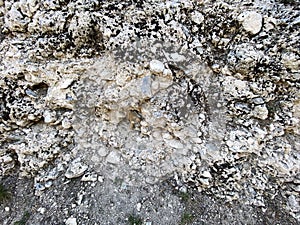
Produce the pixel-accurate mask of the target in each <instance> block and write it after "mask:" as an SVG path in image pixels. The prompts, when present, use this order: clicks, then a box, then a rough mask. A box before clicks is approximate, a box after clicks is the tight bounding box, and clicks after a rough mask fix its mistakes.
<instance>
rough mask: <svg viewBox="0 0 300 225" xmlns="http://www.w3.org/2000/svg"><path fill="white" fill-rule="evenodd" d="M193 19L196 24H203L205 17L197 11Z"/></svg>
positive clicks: (193, 14)
mask: <svg viewBox="0 0 300 225" xmlns="http://www.w3.org/2000/svg"><path fill="white" fill-rule="evenodd" d="M191 19H192V21H193V22H195V23H196V24H201V23H202V22H203V21H204V16H203V15H202V13H200V12H198V11H195V12H193V13H192V16H191Z"/></svg>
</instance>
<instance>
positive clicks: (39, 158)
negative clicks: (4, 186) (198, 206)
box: [0, 0, 300, 224]
mask: <svg viewBox="0 0 300 225" xmlns="http://www.w3.org/2000/svg"><path fill="white" fill-rule="evenodd" d="M297 6H298V3H297V2H296V1H276V2H274V1H269V0H264V1H257V2H252V1H243V2H241V1H233V2H230V1H210V0H208V1H190V0H180V1H164V2H162V1H158V0H154V1H136V2H132V1H97V0H95V1H94V0H93V1H92V0H76V1H63V0H61V1H39V0H16V1H13V2H10V1H0V27H1V28H0V52H1V54H0V78H1V79H0V99H1V101H0V146H1V147H0V179H2V178H4V177H6V176H9V175H11V174H17V175H18V176H19V177H20V178H24V177H30V178H31V179H33V186H34V190H35V193H36V195H37V196H42V195H43V194H44V193H46V192H47V190H51V189H52V188H54V187H53V186H55V185H57V182H58V180H59V179H65V180H63V182H65V183H68V182H76V181H77V180H78V181H79V183H80V185H82V186H84V185H87V184H89V182H91V183H92V184H91V185H94V186H97V185H100V184H99V183H101V185H106V180H117V179H118V177H122V179H123V182H122V185H123V186H122V187H123V188H124V189H126V187H127V186H126V185H129V186H130V185H132V186H135V185H146V186H147V185H149V186H151V185H154V184H155V183H157V182H161V181H162V180H164V179H166V178H170V179H173V180H174V182H175V183H176V184H175V187H176V188H177V189H179V190H192V189H195V190H198V191H199V192H202V193H208V194H213V195H214V196H216V197H218V198H220V199H224V200H226V201H228V202H233V201H236V200H237V201H240V202H242V203H245V204H250V205H255V206H259V207H261V208H264V209H265V208H266V207H268V204H267V203H266V202H267V199H268V198H273V197H274V196H277V195H280V196H283V198H284V199H285V206H284V208H285V210H288V212H289V213H290V215H291V216H293V217H294V218H296V219H298V220H299V218H300V217H299V215H300V209H299V198H298V196H299V191H300V179H299V173H300V163H299V158H300V155H299V147H300V145H299V141H300V140H299V134H300V128H299V120H300V114H299V109H300V104H299V102H300V101H299V82H298V81H299V73H300V71H299V65H300V63H299V62H300V60H299V48H298V43H297V41H298V39H299V38H298V37H299V29H297V26H298V25H299V15H298V14H299V9H298V8H297ZM100 174H101V175H100ZM77 178H80V179H77ZM97 181H100V182H97ZM84 201H85V197H83V196H82V199H81V202H84ZM49 204H50V203H49ZM53 204H54V203H53ZM73 204H74V203H73ZM86 204H88V203H86ZM79 205H81V204H79ZM82 205H84V203H82ZM134 206H135V208H136V209H137V211H138V212H140V211H141V212H142V211H143V208H144V202H143V201H141V200H140V199H139V200H138V201H136V202H135V204H134ZM76 207H77V205H76V204H75V205H74V208H76ZM79 208H80V207H79ZM83 208H84V207H83V206H82V207H81V208H80V210H82V212H83V211H84V209H83ZM47 210H48V208H47V206H45V210H42V211H41V213H40V214H47ZM59 210H62V211H63V210H65V211H64V219H65V223H66V224H77V223H81V222H82V221H83V218H84V216H82V217H77V216H76V218H75V217H70V215H71V214H70V213H69V212H68V209H59ZM6 211H8V210H6ZM9 211H12V209H11V208H9ZM42 212H43V213H42ZM74 216H75V215H74ZM0 218H1V216H0ZM66 218H67V219H66ZM61 219H63V218H61ZM145 221H146V220H145ZM151 221H152V220H151ZM173 222H174V221H173ZM32 223H34V222H32ZM146 223H151V222H146ZM153 223H154V222H153ZM166 223H167V222H166Z"/></svg>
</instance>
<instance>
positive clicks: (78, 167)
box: [65, 159, 88, 179]
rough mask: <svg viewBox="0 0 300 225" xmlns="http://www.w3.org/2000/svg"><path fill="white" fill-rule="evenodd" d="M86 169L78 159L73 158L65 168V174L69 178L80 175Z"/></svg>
mask: <svg viewBox="0 0 300 225" xmlns="http://www.w3.org/2000/svg"><path fill="white" fill-rule="evenodd" d="M87 169H88V166H86V165H84V164H83V163H82V162H81V161H80V159H75V160H74V161H73V162H72V163H71V164H70V165H69V168H68V169H67V172H66V173H65V176H66V177H67V178H69V179H71V178H76V177H80V176H81V175H83V174H84V172H85V171H86V170H87Z"/></svg>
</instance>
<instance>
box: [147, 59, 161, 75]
mask: <svg viewBox="0 0 300 225" xmlns="http://www.w3.org/2000/svg"><path fill="white" fill-rule="evenodd" d="M164 69H165V66H164V64H163V63H162V62H161V61H159V60H156V59H155V60H152V61H151V62H150V70H151V72H153V73H158V74H160V73H163V72H164Z"/></svg>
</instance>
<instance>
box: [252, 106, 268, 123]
mask: <svg viewBox="0 0 300 225" xmlns="http://www.w3.org/2000/svg"><path fill="white" fill-rule="evenodd" d="M268 114H269V111H268V109H267V107H266V106H265V105H258V106H256V107H255V108H254V111H253V116H254V117H256V118H258V119H262V120H265V119H267V118H268Z"/></svg>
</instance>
